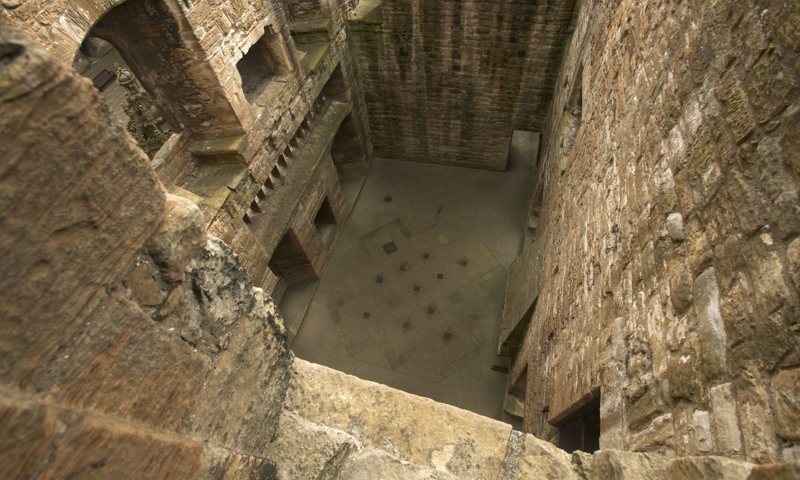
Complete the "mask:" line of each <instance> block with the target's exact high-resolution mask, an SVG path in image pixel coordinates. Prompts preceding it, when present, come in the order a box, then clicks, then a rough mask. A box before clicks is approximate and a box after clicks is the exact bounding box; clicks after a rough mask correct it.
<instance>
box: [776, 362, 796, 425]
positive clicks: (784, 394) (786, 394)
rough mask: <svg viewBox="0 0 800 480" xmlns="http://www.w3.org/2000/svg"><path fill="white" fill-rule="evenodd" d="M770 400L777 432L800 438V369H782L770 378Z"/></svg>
mask: <svg viewBox="0 0 800 480" xmlns="http://www.w3.org/2000/svg"><path fill="white" fill-rule="evenodd" d="M772 401H773V405H774V407H775V423H776V424H777V426H778V434H779V435H780V436H781V437H783V438H785V439H787V440H795V441H797V440H800V369H798V368H795V369H792V370H784V371H782V372H780V373H779V374H777V375H775V376H774V377H773V378H772Z"/></svg>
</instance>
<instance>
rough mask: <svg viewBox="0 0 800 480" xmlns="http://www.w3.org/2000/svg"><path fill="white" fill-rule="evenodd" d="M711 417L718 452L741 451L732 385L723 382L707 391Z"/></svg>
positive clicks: (740, 438) (737, 416)
mask: <svg viewBox="0 0 800 480" xmlns="http://www.w3.org/2000/svg"><path fill="white" fill-rule="evenodd" d="M709 398H710V400H711V419H712V425H713V427H714V436H715V438H716V445H717V449H718V451H719V452H725V453H728V452H730V453H742V437H741V432H740V430H739V415H738V411H737V408H736V397H735V396H734V394H733V385H732V384H730V383H724V384H722V385H717V386H716V387H714V388H712V389H711V390H710V391H709Z"/></svg>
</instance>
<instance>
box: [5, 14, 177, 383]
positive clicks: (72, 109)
mask: <svg viewBox="0 0 800 480" xmlns="http://www.w3.org/2000/svg"><path fill="white" fill-rule="evenodd" d="M0 45H1V46H2V51H3V60H2V63H0V135H2V138H6V139H14V141H13V142H8V141H7V142H3V143H2V145H0V158H2V159H3V161H2V165H0V192H1V193H0V207H2V211H3V212H4V213H3V215H2V218H0V231H1V232H2V233H3V235H2V237H1V238H0V254H2V258H3V262H2V264H3V272H4V274H3V275H2V279H1V280H0V296H2V297H1V298H0V318H2V319H3V322H2V324H1V325H0V337H1V338H2V339H3V342H2V346H0V378H2V380H3V382H4V383H6V384H16V385H19V386H21V387H23V388H30V384H31V382H32V381H33V379H35V378H36V377H37V376H40V375H42V374H44V372H42V369H43V367H44V365H43V364H42V363H40V362H39V359H40V358H42V357H48V356H50V355H52V354H53V353H54V352H55V351H56V350H57V349H58V348H59V346H60V345H61V344H62V343H64V342H65V341H66V339H67V338H69V336H70V335H72V333H73V332H75V331H76V330H77V329H79V328H80V323H81V321H82V317H81V315H84V316H85V315H86V312H88V311H91V310H92V309H94V308H95V307H96V306H97V305H98V303H99V302H100V301H101V300H102V298H103V297H104V296H105V292H103V291H102V287H103V286H105V285H107V284H109V283H111V282H112V281H114V280H116V279H118V278H119V277H120V276H121V275H122V274H123V273H124V268H125V265H126V264H127V262H128V261H129V260H130V259H131V257H132V255H133V253H134V252H135V251H136V249H137V248H138V246H139V245H141V244H142V242H143V241H144V240H145V239H146V238H147V237H148V236H149V235H150V234H151V233H152V231H153V230H154V228H155V227H156V226H157V225H158V220H159V219H160V217H161V211H162V209H163V208H164V195H163V193H162V190H161V189H160V186H159V185H158V181H157V179H156V178H155V175H154V174H153V172H152V170H151V169H150V166H149V163H148V160H147V157H146V156H144V154H143V153H142V152H141V151H140V150H138V149H137V148H136V146H135V144H134V143H133V141H132V140H131V139H130V137H128V135H127V134H126V133H125V132H124V131H123V130H122V129H121V128H118V127H116V126H111V127H108V126H106V125H104V123H107V122H109V121H110V120H109V118H110V112H109V111H108V110H107V108H106V107H105V106H104V105H103V104H102V103H101V102H100V100H99V96H98V95H97V93H96V92H95V91H94V90H93V89H92V88H91V86H90V85H89V83H88V82H87V81H86V80H85V79H83V78H81V77H80V76H79V75H78V74H77V73H75V72H74V71H70V70H68V69H67V68H65V67H63V66H61V65H60V64H58V63H56V62H54V61H53V60H51V59H50V58H49V56H47V54H46V53H45V52H44V51H42V50H41V49H40V48H37V47H34V46H33V44H32V42H31V41H30V40H28V39H27V38H25V37H24V35H22V34H21V33H19V32H12V31H11V30H10V29H8V28H7V27H6V26H5V25H4V24H2V23H0ZM55 166H57V168H54V167H55ZM41 185H47V188H48V194H43V193H42V191H41V190H40V186H41ZM121 192H124V193H123V194H121ZM29 318H49V319H51V322H52V323H51V322H47V323H45V322H28V321H25V319H29ZM56 325H57V327H55V326H56Z"/></svg>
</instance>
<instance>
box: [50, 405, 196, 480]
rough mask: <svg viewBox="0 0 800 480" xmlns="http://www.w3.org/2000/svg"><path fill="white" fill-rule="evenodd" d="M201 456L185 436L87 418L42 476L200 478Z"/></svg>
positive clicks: (64, 441) (64, 440)
mask: <svg viewBox="0 0 800 480" xmlns="http://www.w3.org/2000/svg"><path fill="white" fill-rule="evenodd" d="M202 456H203V449H202V447H201V446H200V445H197V444H194V443H190V442H187V441H185V440H181V439H175V438H172V437H166V436H159V435H154V434H152V433H151V432H142V431H138V430H135V429H132V428H130V427H128V426H124V425H122V424H114V423H107V422H105V421H103V420H97V419H93V418H87V419H84V420H83V421H80V422H79V423H77V424H76V425H74V426H72V427H71V428H70V429H69V430H67V432H66V433H65V434H64V435H62V436H61V437H60V438H59V441H58V445H57V448H56V449H55V451H54V452H52V454H51V455H50V456H49V458H48V459H47V463H46V466H45V468H44V469H43V470H42V471H41V473H40V474H39V477H38V478H42V479H50V478H52V479H55V478H86V479H98V480H100V479H107V478H119V479H131V480H133V479H137V478H176V477H177V478H185V479H198V478H200V474H201V471H202V467H203V465H202V464H203V461H202ZM144 459H147V461H143V460H144Z"/></svg>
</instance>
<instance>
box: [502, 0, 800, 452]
mask: <svg viewBox="0 0 800 480" xmlns="http://www.w3.org/2000/svg"><path fill="white" fill-rule="evenodd" d="M798 8H799V7H798V4H797V2H794V1H789V0H771V1H767V0H765V1H761V0H758V1H755V0H753V1H750V0H748V1H745V2H723V1H709V2H656V3H653V2H636V1H633V0H623V1H619V2H611V1H606V0H590V1H585V2H582V3H581V5H580V11H579V12H578V15H577V20H576V21H575V29H574V33H573V35H572V38H571V40H570V45H569V47H568V49H567V53H566V55H565V56H564V58H563V63H562V69H561V72H560V74H559V77H558V80H557V82H556V90H555V92H554V99H553V102H552V104H551V107H550V110H549V117H548V120H547V122H546V129H545V132H544V136H543V139H542V152H541V156H540V162H539V164H538V169H537V172H536V174H535V175H536V178H537V180H536V182H537V186H536V188H535V192H534V195H533V198H532V200H531V213H540V215H541V216H540V222H539V224H538V226H537V229H536V237H538V239H539V240H541V241H543V244H544V247H543V249H544V252H545V255H544V258H545V261H544V265H543V267H542V269H541V271H542V276H541V279H540V282H539V283H538V290H539V297H538V301H537V305H536V309H535V312H534V313H533V318H532V320H531V327H530V329H529V331H528V334H527V337H526V341H525V344H524V346H523V349H522V351H521V353H520V354H519V356H518V357H517V360H516V361H515V362H514V364H513V365H512V368H511V375H512V378H518V377H519V376H520V375H521V374H522V373H523V372H525V371H527V372H542V375H541V376H539V375H528V382H527V385H526V387H527V394H526V409H525V412H526V417H525V420H524V429H525V430H526V431H529V432H532V433H538V434H544V433H545V432H546V430H547V427H546V425H547V421H550V422H560V421H564V420H565V419H567V418H569V415H571V412H574V411H575V410H576V406H579V405H581V404H582V403H583V402H584V401H585V399H586V398H587V396H588V395H591V394H592V392H597V391H598V390H599V391H600V392H601V411H600V414H601V442H600V444H601V447H606V448H607V447H614V448H620V449H636V450H640V451H658V452H661V453H664V454H668V455H673V454H674V455H698V454H712V455H713V454H716V455H731V456H739V455H743V456H744V457H745V458H746V459H747V460H750V461H754V462H758V463H768V462H774V461H777V460H778V459H781V458H791V454H786V455H788V456H786V457H785V456H784V454H783V453H782V451H784V450H785V451H787V452H789V451H793V450H792V449H794V448H795V446H796V442H797V441H796V440H788V439H786V438H785V437H784V436H783V435H784V434H786V433H789V432H787V431H786V429H787V427H782V426H781V424H780V423H779V422H778V421H777V416H778V415H784V414H786V410H781V413H778V412H779V410H778V409H779V408H784V407H786V406H789V405H792V404H794V402H795V399H793V398H794V397H795V396H796V393H794V392H793V391H790V390H786V395H787V399H791V400H788V401H784V400H781V402H782V403H781V407H778V406H777V404H776V403H775V398H776V397H775V393H774V390H773V389H772V385H771V382H772V381H773V380H774V379H775V378H783V377H778V376H779V375H781V372H784V371H791V370H792V369H796V368H797V365H798V364H799V363H798V362H800V337H798V332H800V330H798V325H797V318H798V314H797V312H798V311H800V310H798V309H800V294H799V293H800V292H799V291H798V284H797V283H796V280H797V271H798V265H800V262H798V260H797V258H798V255H797V251H798V246H797V245H798V243H797V236H798V234H800V216H799V215H800V209H798V206H797V205H798V203H797V201H796V199H797V198H798V197H797V195H798V191H800V177H798V169H797V165H796V163H797V162H796V160H795V159H796V158H798V155H800V150H798V149H799V148H800V144H798V142H797V140H796V137H797V134H796V132H797V127H798V121H800V103H799V102H798V98H800V97H798V92H800V78H799V77H798V70H797V41H796V38H793V39H792V40H789V37H793V35H795V34H796V31H797V30H796V27H795V23H793V22H794V21H795V20H796V19H797V15H798V13H800V10H798ZM786 32H793V33H791V34H789V33H786ZM575 98H580V99H581V101H580V102H575V101H574V99H575ZM576 106H577V108H576ZM576 115H577V116H578V117H579V118H580V123H579V126H578V129H577V132H576V133H575V134H574V136H573V134H572V133H571V132H572V130H571V129H574V127H575V122H574V117H575V116H576ZM565 139H566V140H570V141H569V142H566V143H565ZM572 139H574V140H572ZM565 146H566V147H568V148H567V149H568V150H570V151H569V153H566V152H565ZM565 158H566V159H567V160H566V161H565V160H564V159H565ZM529 268H530V269H531V270H532V271H533V270H534V269H535V268H538V267H536V266H534V265H531V266H530V267H529ZM532 287H534V286H532ZM790 410H791V407H790ZM543 412H546V413H543ZM695 412H700V413H698V414H697V415H695ZM702 412H707V413H702ZM666 415H671V420H668V419H669V418H670V417H667V416H666ZM781 429H782V430H781ZM781 431H782V432H783V433H780V432H781ZM791 435H792V434H791V433H790V436H791ZM668 439H672V440H668Z"/></svg>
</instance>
